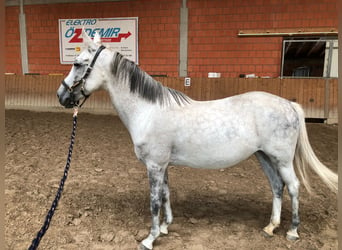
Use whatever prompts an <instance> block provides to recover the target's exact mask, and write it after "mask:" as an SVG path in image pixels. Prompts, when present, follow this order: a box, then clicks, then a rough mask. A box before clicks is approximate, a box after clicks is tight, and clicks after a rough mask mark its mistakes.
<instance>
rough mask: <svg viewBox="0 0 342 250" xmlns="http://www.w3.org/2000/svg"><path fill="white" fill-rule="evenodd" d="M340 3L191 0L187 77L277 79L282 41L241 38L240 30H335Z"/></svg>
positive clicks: (294, 0) (297, 0)
mask: <svg viewBox="0 0 342 250" xmlns="http://www.w3.org/2000/svg"><path fill="white" fill-rule="evenodd" d="M336 4H337V1H335V0H325V1H310V0H304V1H303V0H286V1H284V0H253V1H252V0H246V1H221V0H189V1H188V8H189V53H188V59H189V68H188V72H189V75H191V76H196V77H205V76H207V73H208V72H221V74H222V75H223V77H238V76H239V74H240V73H242V74H249V73H255V74H256V75H258V76H271V77H277V76H279V73H280V67H281V54H282V40H283V38H282V37H238V36H237V34H238V32H239V30H251V29H256V30H257V29H259V30H260V29H275V30H276V29H279V30H281V29H284V28H286V29H287V28H290V29H291V28H295V29H303V28H312V27H313V28H319V27H323V28H325V27H334V28H337V27H338V24H337V23H338V18H337V8H336Z"/></svg>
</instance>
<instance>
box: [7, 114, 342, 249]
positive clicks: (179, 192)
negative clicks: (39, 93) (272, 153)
mask: <svg viewBox="0 0 342 250" xmlns="http://www.w3.org/2000/svg"><path fill="white" fill-rule="evenodd" d="M307 127H308V132H309V137H310V140H311V143H312V146H313V148H314V149H315V152H316V153H317V156H318V158H319V159H321V160H322V162H323V163H324V164H326V165H327V166H328V167H329V168H331V169H333V170H334V171H335V172H337V126H335V125H326V124H308V125H307ZM71 130H72V114H71V113H52V112H51V113H49V112H30V111H18V110H7V111H6V132H5V133H6V135H5V136H6V168H5V170H6V175H5V185H6V190H5V199H6V200H5V207H6V217H5V221H6V229H5V237H6V249H15V250H17V249H27V248H28V247H29V246H30V244H31V241H32V239H33V238H34V237H35V236H36V233H37V232H38V230H39V229H40V227H41V225H42V224H43V221H44V218H45V216H46V213H47V211H48V209H49V208H50V206H51V203H52V201H53V199H54V197H55V194H56V191H57V188H58V185H59V181H60V179H61V177H62V175H63V170H64V166H65V163H66V157H67V152H68V147H69V143H70V134H71ZM311 176H312V177H311V182H312V184H313V186H314V190H315V194H314V195H313V196H309V195H308V193H307V192H306V190H305V189H304V188H301V192H300V216H301V225H300V228H299V234H300V236H301V238H300V240H299V241H297V242H289V241H287V240H286V238H285V234H286V231H287V229H288V227H289V225H290V221H291V209H290V200H289V197H288V194H287V192H286V193H285V195H284V201H283V211H282V224H281V226H280V228H279V229H277V231H276V234H275V236H274V237H273V238H265V237H264V236H263V235H262V233H261V230H262V228H263V227H264V226H266V225H267V224H268V222H269V218H270V214H271V206H272V205H271V204H272V203H271V202H272V195H271V191H270V187H269V184H268V181H267V179H266V178H265V176H264V174H263V172H262V171H261V168H260V167H259V164H258V163H257V161H256V159H255V158H254V157H251V158H250V159H248V160H246V161H244V162H242V163H240V164H238V165H237V166H236V167H233V168H230V169H225V170H196V169H191V168H187V167H170V169H169V179H170V189H171V205H172V208H173V213H174V223H173V224H172V225H171V226H170V227H169V235H167V236H163V237H160V238H159V239H158V240H157V241H156V243H155V248H154V249H156V250H158V249H159V250H160V249H165V250H169V249H177V250H178V249H192V250H201V249H215V250H216V249H220V250H221V249H337V246H338V240H337V198H336V195H334V194H333V193H331V192H330V191H329V189H328V188H327V187H325V186H324V184H323V183H322V182H321V181H320V180H319V178H318V177H317V176H315V175H313V174H312V175H311ZM149 227H150V212H149V189H148V181H147V174H146V170H145V167H144V166H143V165H142V164H141V163H140V162H138V160H136V158H135V155H134V152H133V145H132V142H131V141H130V137H129V135H128V133H127V130H126V129H125V128H124V126H123V125H122V123H121V122H120V120H119V119H118V117H116V116H112V115H92V114H86V113H82V111H81V112H80V113H79V118H78V128H77V132H76V141H75V147H74V152H73V158H72V162H71V168H70V172H69V176H68V179H67V181H66V184H65V188H64V192H63V195H62V197H61V200H60V203H59V206H58V209H57V210H56V212H55V215H54V217H53V219H52V222H51V225H50V228H49V230H48V231H47V233H46V235H45V236H44V238H43V239H42V241H41V243H40V248H39V249H65V250H74V249H77V250H78V249H89V250H96V249H103V250H109V249H120V250H121V249H136V248H137V245H138V243H139V242H140V241H141V240H142V239H143V238H144V237H145V236H147V234H148V232H149Z"/></svg>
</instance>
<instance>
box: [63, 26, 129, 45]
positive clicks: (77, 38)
mask: <svg viewBox="0 0 342 250" xmlns="http://www.w3.org/2000/svg"><path fill="white" fill-rule="evenodd" d="M81 35H82V29H75V34H74V36H73V37H72V38H71V39H70V41H69V43H81V42H83V38H82V37H81ZM130 35H132V33H131V32H129V31H128V32H127V33H120V34H119V36H118V37H108V38H106V37H105V38H101V41H102V42H107V43H108V42H111V43H119V42H121V39H122V38H124V39H127V38H128V37H130Z"/></svg>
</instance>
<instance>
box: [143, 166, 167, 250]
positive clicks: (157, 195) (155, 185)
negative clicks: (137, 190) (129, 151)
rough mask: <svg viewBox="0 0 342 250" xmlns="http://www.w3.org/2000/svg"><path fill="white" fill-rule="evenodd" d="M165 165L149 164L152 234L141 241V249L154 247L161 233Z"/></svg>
mask: <svg viewBox="0 0 342 250" xmlns="http://www.w3.org/2000/svg"><path fill="white" fill-rule="evenodd" d="M166 167H167V165H165V166H160V165H158V164H148V165H147V173H148V178H149V183H150V211H151V215H152V226H151V230H150V234H149V235H148V236H147V238H146V239H144V240H143V241H142V242H141V245H140V249H152V248H153V242H154V241H155V240H156V239H157V238H158V237H159V235H160V220H159V216H160V208H161V206H162V197H163V185H164V174H165V171H166Z"/></svg>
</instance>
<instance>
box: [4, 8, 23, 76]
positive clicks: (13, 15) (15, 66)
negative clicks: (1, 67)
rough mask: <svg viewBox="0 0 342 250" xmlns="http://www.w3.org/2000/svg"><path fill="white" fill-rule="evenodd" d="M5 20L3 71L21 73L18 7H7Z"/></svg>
mask: <svg viewBox="0 0 342 250" xmlns="http://www.w3.org/2000/svg"><path fill="white" fill-rule="evenodd" d="M5 21H6V24H5V27H6V31H5V34H4V35H5V39H4V40H5V72H15V73H21V59H20V36H19V9H18V8H15V7H7V8H6V11H5Z"/></svg>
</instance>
